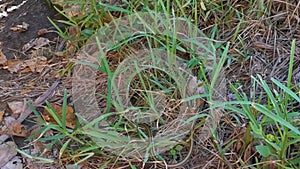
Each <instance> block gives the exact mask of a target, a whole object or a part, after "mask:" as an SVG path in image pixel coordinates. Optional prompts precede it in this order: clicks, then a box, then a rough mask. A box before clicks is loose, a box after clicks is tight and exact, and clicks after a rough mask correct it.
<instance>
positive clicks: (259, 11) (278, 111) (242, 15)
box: [41, 0, 300, 168]
mask: <svg viewBox="0 0 300 169" xmlns="http://www.w3.org/2000/svg"><path fill="white" fill-rule="evenodd" d="M65 3H66V4H77V5H79V6H80V8H81V15H80V16H77V17H74V18H72V17H68V16H66V15H65V14H64V11H60V10H59V11H60V12H61V13H62V14H63V15H65V16H66V18H67V20H66V21H59V22H62V23H65V24H67V25H70V26H74V27H77V28H78V30H79V32H78V36H76V37H75V40H76V41H80V43H81V44H79V45H78V47H80V46H82V45H83V44H84V42H85V41H86V40H87V39H89V38H90V37H91V36H92V35H93V34H95V33H98V29H102V30H104V32H105V31H107V32H106V34H105V33H104V34H101V35H100V36H99V37H100V39H99V38H97V37H96V38H94V39H93V40H94V41H93V42H94V44H95V45H96V46H97V48H96V50H97V52H98V53H99V55H98V56H99V57H98V63H97V64H90V63H84V62H80V63H79V62H78V63H77V64H85V65H89V66H90V67H93V68H94V69H95V70H97V71H100V72H101V73H104V74H106V75H107V76H108V81H107V86H108V91H107V96H103V97H104V98H105V99H106V100H107V104H106V109H105V111H106V114H105V115H103V116H99V117H98V118H96V119H94V120H93V121H86V123H83V124H85V125H84V126H83V128H82V130H79V131H80V132H79V133H80V134H82V135H84V136H91V137H95V138H97V140H98V143H101V145H102V147H101V148H103V147H105V146H106V147H110V146H115V145H116V144H118V145H120V146H121V145H123V144H124V143H126V142H127V141H128V140H126V139H125V138H120V137H119V133H118V132H123V133H130V132H134V131H135V128H136V127H137V126H134V125H133V126H132V125H128V123H129V122H128V119H126V118H125V117H124V116H122V113H120V112H125V111H128V110H126V109H124V108H122V105H120V104H118V103H117V102H116V101H115V100H114V98H113V97H112V95H113V94H114V93H113V92H114V89H116V87H115V85H116V84H114V82H113V79H114V75H115V72H114V71H112V69H111V67H110V66H109V65H110V63H109V60H107V58H106V57H104V56H105V55H106V54H107V52H109V51H117V52H120V53H121V52H122V51H121V50H122V49H124V48H130V46H131V45H132V43H130V42H131V41H137V40H139V39H140V38H144V39H146V43H145V46H147V48H148V49H150V50H153V49H152V47H160V48H162V49H164V50H166V51H168V52H170V53H172V54H177V53H178V52H179V51H180V52H183V53H189V54H190V55H191V56H192V57H191V58H190V59H189V60H187V62H188V65H189V66H190V67H194V66H199V64H200V65H202V67H201V69H202V70H201V71H199V72H196V74H197V75H198V78H200V77H201V78H203V79H205V80H204V81H205V83H204V84H205V85H206V89H207V90H206V92H207V93H208V94H207V95H205V97H207V102H209V103H211V104H210V106H211V107H210V110H212V111H213V110H215V108H220V107H222V108H224V109H226V110H231V111H234V112H236V113H237V114H234V115H233V116H235V118H236V119H238V118H243V121H246V120H248V121H249V122H248V123H246V124H247V126H246V128H247V131H246V134H245V140H244V143H245V145H244V147H243V148H242V149H243V150H242V151H244V152H245V151H246V146H248V145H249V144H250V143H251V144H252V145H253V146H254V148H255V150H256V154H254V155H253V157H252V158H251V161H250V160H249V159H248V160H245V161H240V162H239V163H240V167H241V168H243V167H249V168H267V167H277V168H299V167H300V164H299V163H300V162H299V152H300V150H299V149H298V148H297V147H298V146H297V145H299V138H300V137H299V130H298V128H297V125H299V124H298V123H299V120H298V119H299V117H298V113H299V112H298V110H297V109H294V107H293V104H294V103H295V104H298V103H299V102H300V99H299V96H297V94H296V93H295V92H293V91H292V90H293V85H292V83H291V78H292V71H293V64H294V62H293V60H294V51H295V41H293V43H292V44H293V45H292V49H291V56H290V63H289V65H290V67H289V72H288V78H287V83H286V84H285V85H284V84H282V83H280V82H279V81H278V80H276V79H272V82H273V85H274V86H276V88H277V89H278V90H275V89H273V88H271V87H270V85H267V83H266V82H265V80H264V79H263V78H262V77H261V76H257V77H252V82H253V83H252V84H253V88H254V91H255V89H256V87H257V86H259V87H261V88H262V89H263V90H264V92H265V93H266V96H261V95H260V94H257V93H255V94H254V95H258V97H253V98H252V100H251V101H250V99H249V97H247V96H246V94H244V93H242V94H240V93H239V92H238V90H237V89H236V88H235V87H233V86H231V90H232V92H233V93H234V94H235V98H236V99H237V101H233V102H225V100H224V99H222V100H218V101H219V102H218V103H215V101H216V99H215V96H216V95H215V93H214V89H215V88H216V87H218V86H216V84H218V77H219V76H220V74H221V73H222V71H223V70H222V67H223V66H224V63H225V62H226V63H227V67H228V68H230V66H231V65H232V64H234V63H235V62H240V61H242V62H246V61H247V60H248V59H249V58H250V54H251V52H249V50H247V48H248V47H249V46H250V42H249V39H252V38H253V37H252V34H251V30H253V29H255V30H257V29H258V27H259V26H260V25H261V24H262V25H264V24H267V25H268V23H269V22H271V21H272V20H271V18H268V16H270V15H271V13H272V12H274V9H273V8H274V6H272V5H274V4H273V3H272V1H264V0H253V1H247V2H240V3H238V2H237V1H226V2H225V1H221V0H220V1H219V0H216V1H204V0H203V1H198V0H190V1H183V0H174V1H171V0H157V1H123V4H121V5H120V6H118V7H117V6H114V5H111V4H105V3H101V2H96V1H95V0H91V1H83V2H79V1H77V0H72V1H68V2H65ZM277 3H281V2H277ZM279 7H282V5H279ZM137 11H142V12H148V13H149V14H151V15H152V16H153V17H156V16H157V15H158V14H159V13H164V14H166V15H164V17H165V18H164V19H165V20H164V21H165V22H164V23H163V25H162V26H164V27H167V28H172V26H173V25H172V24H171V21H172V19H174V17H178V18H180V19H182V20H183V21H187V22H188V23H193V24H195V25H197V26H198V27H199V28H200V29H203V31H204V32H205V33H207V34H211V37H210V38H207V39H206V40H207V41H209V44H204V45H203V44H202V43H199V41H198V40H197V39H195V36H196V37H197V36H198V35H197V33H195V32H194V33H195V34H194V35H195V36H192V37H191V38H190V39H186V40H183V41H180V40H178V38H179V37H178V35H177V32H176V30H174V29H170V30H169V29H165V31H164V32H161V31H159V30H156V28H157V27H155V25H151V23H150V24H149V23H147V21H146V20H143V19H141V18H142V17H141V16H140V17H139V15H137V17H136V18H135V19H137V20H138V21H139V22H137V23H135V22H133V23H134V24H141V23H142V24H143V25H144V26H143V28H144V30H142V31H143V32H142V33H138V34H137V33H136V32H135V31H134V30H131V31H127V32H126V31H124V32H123V30H122V27H120V25H119V23H118V19H116V18H114V17H119V16H124V15H129V14H133V13H135V12H137ZM106 19H108V20H109V21H107V20H106ZM149 19H150V20H151V19H153V18H149ZM106 22H111V24H110V26H111V25H114V24H115V25H114V26H115V27H114V29H113V30H110V29H109V28H110V27H109V26H108V24H107V23H106ZM53 24H54V23H53ZM149 25H150V26H149ZM184 26H185V28H187V29H188V28H190V27H189V26H190V25H184ZM57 29H58V30H59V28H58V27H57ZM105 29H106V30H105ZM129 30H130V27H129ZM191 30H192V31H193V30H194V31H196V30H197V29H194V28H193V27H192V28H191ZM110 31H111V32H114V33H115V34H117V35H119V36H117V37H118V38H115V37H114V38H115V39H113V38H112V37H108V38H107V39H106V41H107V42H109V41H110V42H111V41H113V42H112V43H111V44H108V45H107V44H105V43H103V42H104V40H103V39H101V38H102V37H105V36H106V35H107V33H110ZM59 32H60V34H61V36H62V37H64V38H65V39H68V40H72V39H71V38H72V37H71V36H70V35H68V32H63V31H62V30H59ZM153 32H154V33H153ZM254 32H255V31H254ZM98 35H99V34H98ZM191 35H193V34H191ZM193 38H194V39H193ZM112 39H113V40H112ZM214 39H218V40H219V41H216V40H214ZM114 40H115V41H114ZM224 41H227V42H231V45H229V43H227V44H226V45H224V44H223V43H220V42H224ZM250 41H251V40H250ZM90 42H91V41H90ZM186 44H190V45H186ZM104 47H106V49H105V50H104ZM199 47H200V48H204V49H206V50H207V51H208V53H207V55H210V56H212V57H211V58H206V59H212V60H213V61H214V62H213V64H212V65H210V66H211V67H208V66H207V67H205V66H203V64H205V61H206V60H205V59H203V58H200V57H198V56H199V53H197V48H199ZM220 51H222V52H220ZM219 53H223V54H222V56H221V57H220V58H218V57H217V56H218V55H219ZM228 54H229V55H228ZM200 55H201V54H200ZM173 56H174V55H168V59H167V60H168V64H169V65H172V62H173V61H174V57H173ZM150 58H151V57H150ZM217 58H218V59H217ZM152 59H156V58H155V57H153V56H152ZM99 63H100V64H99ZM207 63H208V62H207ZM99 65H100V66H99ZM205 69H206V70H205ZM208 69H211V70H212V75H211V76H210V77H209V78H208V77H206V74H205V71H209V70H208ZM136 71H140V70H138V69H137V70H136ZM155 78H156V79H157V78H158V77H155ZM137 79H138V80H140V82H137V83H136V84H135V85H137V84H138V85H140V86H142V87H141V90H143V92H144V93H143V94H140V97H143V98H146V99H145V100H146V101H147V102H148V103H149V104H148V105H147V106H148V109H149V107H151V106H152V107H153V104H154V103H153V101H152V100H153V96H151V95H149V93H148V95H147V92H146V91H149V88H148V87H149V84H150V86H151V85H152V83H155V84H156V85H158V86H159V87H160V88H161V89H163V90H165V91H166V90H168V89H169V88H168V87H165V86H164V85H161V83H160V82H159V81H157V80H155V81H153V79H151V78H150V76H149V77H147V76H141V75H140V76H139V77H138V78H137ZM151 80H152V81H151ZM150 81H151V82H152V83H150ZM169 82H170V81H169ZM147 85H148V87H145V86H147ZM140 86H139V87H140ZM181 87H182V86H181ZM182 88H183V87H182ZM115 92H118V91H115ZM225 95H226V94H225ZM219 96H220V95H219ZM221 96H224V93H223V94H221ZM202 97H204V96H195V97H190V98H183V100H193V99H197V98H202ZM262 97H264V98H266V99H260V98H262ZM220 102H221V103H220ZM213 103H215V104H213ZM291 103H293V104H291ZM151 104H152V105H151ZM111 107H115V108H117V109H119V113H112V112H110V110H111ZM48 109H49V111H50V112H52V113H51V114H52V115H53V116H54V117H55V112H53V111H51V107H49V108H48ZM112 116H118V117H119V118H118V119H117V120H116V121H115V123H113V124H111V125H110V126H111V127H112V128H113V130H114V132H111V133H103V132H102V133H101V132H99V131H98V130H97V128H95V127H94V126H95V125H96V124H98V123H99V121H101V120H103V119H108V118H110V117H112ZM201 117H203V115H195V116H194V117H191V118H190V121H192V120H196V119H199V118H201ZM55 119H56V120H57V123H58V125H54V126H53V125H48V126H47V125H45V124H42V125H44V126H47V127H45V128H43V131H41V133H43V132H44V131H46V130H49V129H52V130H56V131H59V133H62V134H58V136H57V137H59V138H60V137H62V138H66V140H67V141H66V142H64V143H61V145H62V148H61V152H66V150H67V149H68V147H69V146H70V142H71V141H70V140H72V141H75V142H78V144H79V147H81V146H82V148H81V149H80V150H81V151H79V152H78V151H76V152H74V151H73V153H71V154H72V155H71V157H72V159H78V157H80V160H75V161H76V162H77V163H80V162H83V161H85V160H87V158H90V157H91V156H92V155H95V154H97V153H98V154H102V155H103V154H105V155H106V156H109V155H107V154H108V153H107V152H103V151H96V149H98V148H99V146H98V145H96V144H95V143H93V142H90V141H88V142H85V141H84V139H86V138H85V137H79V139H78V138H77V137H75V135H76V136H77V134H75V135H74V134H72V132H71V133H70V131H69V130H68V129H66V127H65V122H63V121H64V120H65V119H62V120H60V119H57V118H55ZM87 131H89V132H87ZM140 134H141V135H143V131H141V132H140ZM217 135H218V134H217V132H216V131H213V132H212V136H211V137H212V138H213V140H214V145H215V149H216V152H217V153H218V154H219V155H220V158H222V159H223V161H222V163H226V165H227V167H229V168H230V167H232V166H233V165H234V164H232V163H234V162H232V163H231V162H230V160H228V159H226V152H227V151H228V149H229V147H230V145H228V146H227V147H225V148H224V147H222V145H221V143H220V142H218V139H219V138H218V136H217ZM57 137H53V138H50V140H52V141H53V142H54V141H56V142H57V140H55V139H54V138H57ZM142 137H143V138H146V137H147V135H145V133H144V136H142ZM107 138H108V139H109V140H110V141H111V142H107V141H105V139H107ZM229 139H230V138H229ZM233 139H234V138H233ZM56 142H55V143H56ZM233 143H234V140H233V141H232V142H231V144H233ZM84 144H86V146H84ZM130 148H132V147H128V149H130ZM177 151H179V148H178V149H177V148H176V147H175V148H173V149H171V150H170V152H169V153H170V154H171V155H172V156H173V158H176V156H177V154H176V152H177ZM71 152H72V150H71ZM244 152H243V153H244ZM75 154H77V155H75ZM237 154H238V153H237ZM238 155H240V154H238ZM149 156H150V155H149V149H148V152H146V153H145V155H144V156H142V157H138V158H137V159H138V160H140V161H142V163H143V164H145V163H146V162H147V161H148V160H149V158H150V157H149ZM82 157H83V158H82ZM109 158H110V161H117V160H116V159H118V158H119V157H111V156H109ZM142 158H144V159H142ZM128 160H132V159H128ZM128 163H129V166H130V167H131V168H136V166H135V164H133V163H131V162H130V161H129V162H128ZM105 165H108V164H107V163H105ZM113 165H114V164H113Z"/></svg>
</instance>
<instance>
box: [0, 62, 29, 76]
mask: <svg viewBox="0 0 300 169" xmlns="http://www.w3.org/2000/svg"><path fill="white" fill-rule="evenodd" d="M24 67H25V66H24V65H23V63H22V62H21V61H20V60H19V59H10V60H8V61H7V66H5V67H3V69H7V70H8V71H9V72H10V73H17V72H18V71H19V70H22V69H24Z"/></svg>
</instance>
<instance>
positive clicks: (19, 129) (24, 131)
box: [7, 121, 29, 137]
mask: <svg viewBox="0 0 300 169" xmlns="http://www.w3.org/2000/svg"><path fill="white" fill-rule="evenodd" d="M8 127H9V131H10V133H7V134H10V135H12V136H18V137H28V136H29V131H28V127H27V126H25V125H23V124H21V123H19V122H17V121H16V122H13V123H11V124H10V126H8Z"/></svg>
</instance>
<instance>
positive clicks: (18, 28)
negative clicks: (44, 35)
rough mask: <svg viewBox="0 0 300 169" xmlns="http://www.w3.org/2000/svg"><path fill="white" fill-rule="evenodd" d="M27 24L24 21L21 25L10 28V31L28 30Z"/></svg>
mask: <svg viewBox="0 0 300 169" xmlns="http://www.w3.org/2000/svg"><path fill="white" fill-rule="evenodd" d="M28 27H29V24H28V23H26V22H23V23H22V25H16V26H13V27H11V28H10V30H12V31H20V32H25V31H27V30H28Z"/></svg>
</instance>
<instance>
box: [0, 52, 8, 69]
mask: <svg viewBox="0 0 300 169" xmlns="http://www.w3.org/2000/svg"><path fill="white" fill-rule="evenodd" d="M1 65H2V66H6V65H7V59H6V56H5V55H4V54H3V52H2V49H0V66H1Z"/></svg>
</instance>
